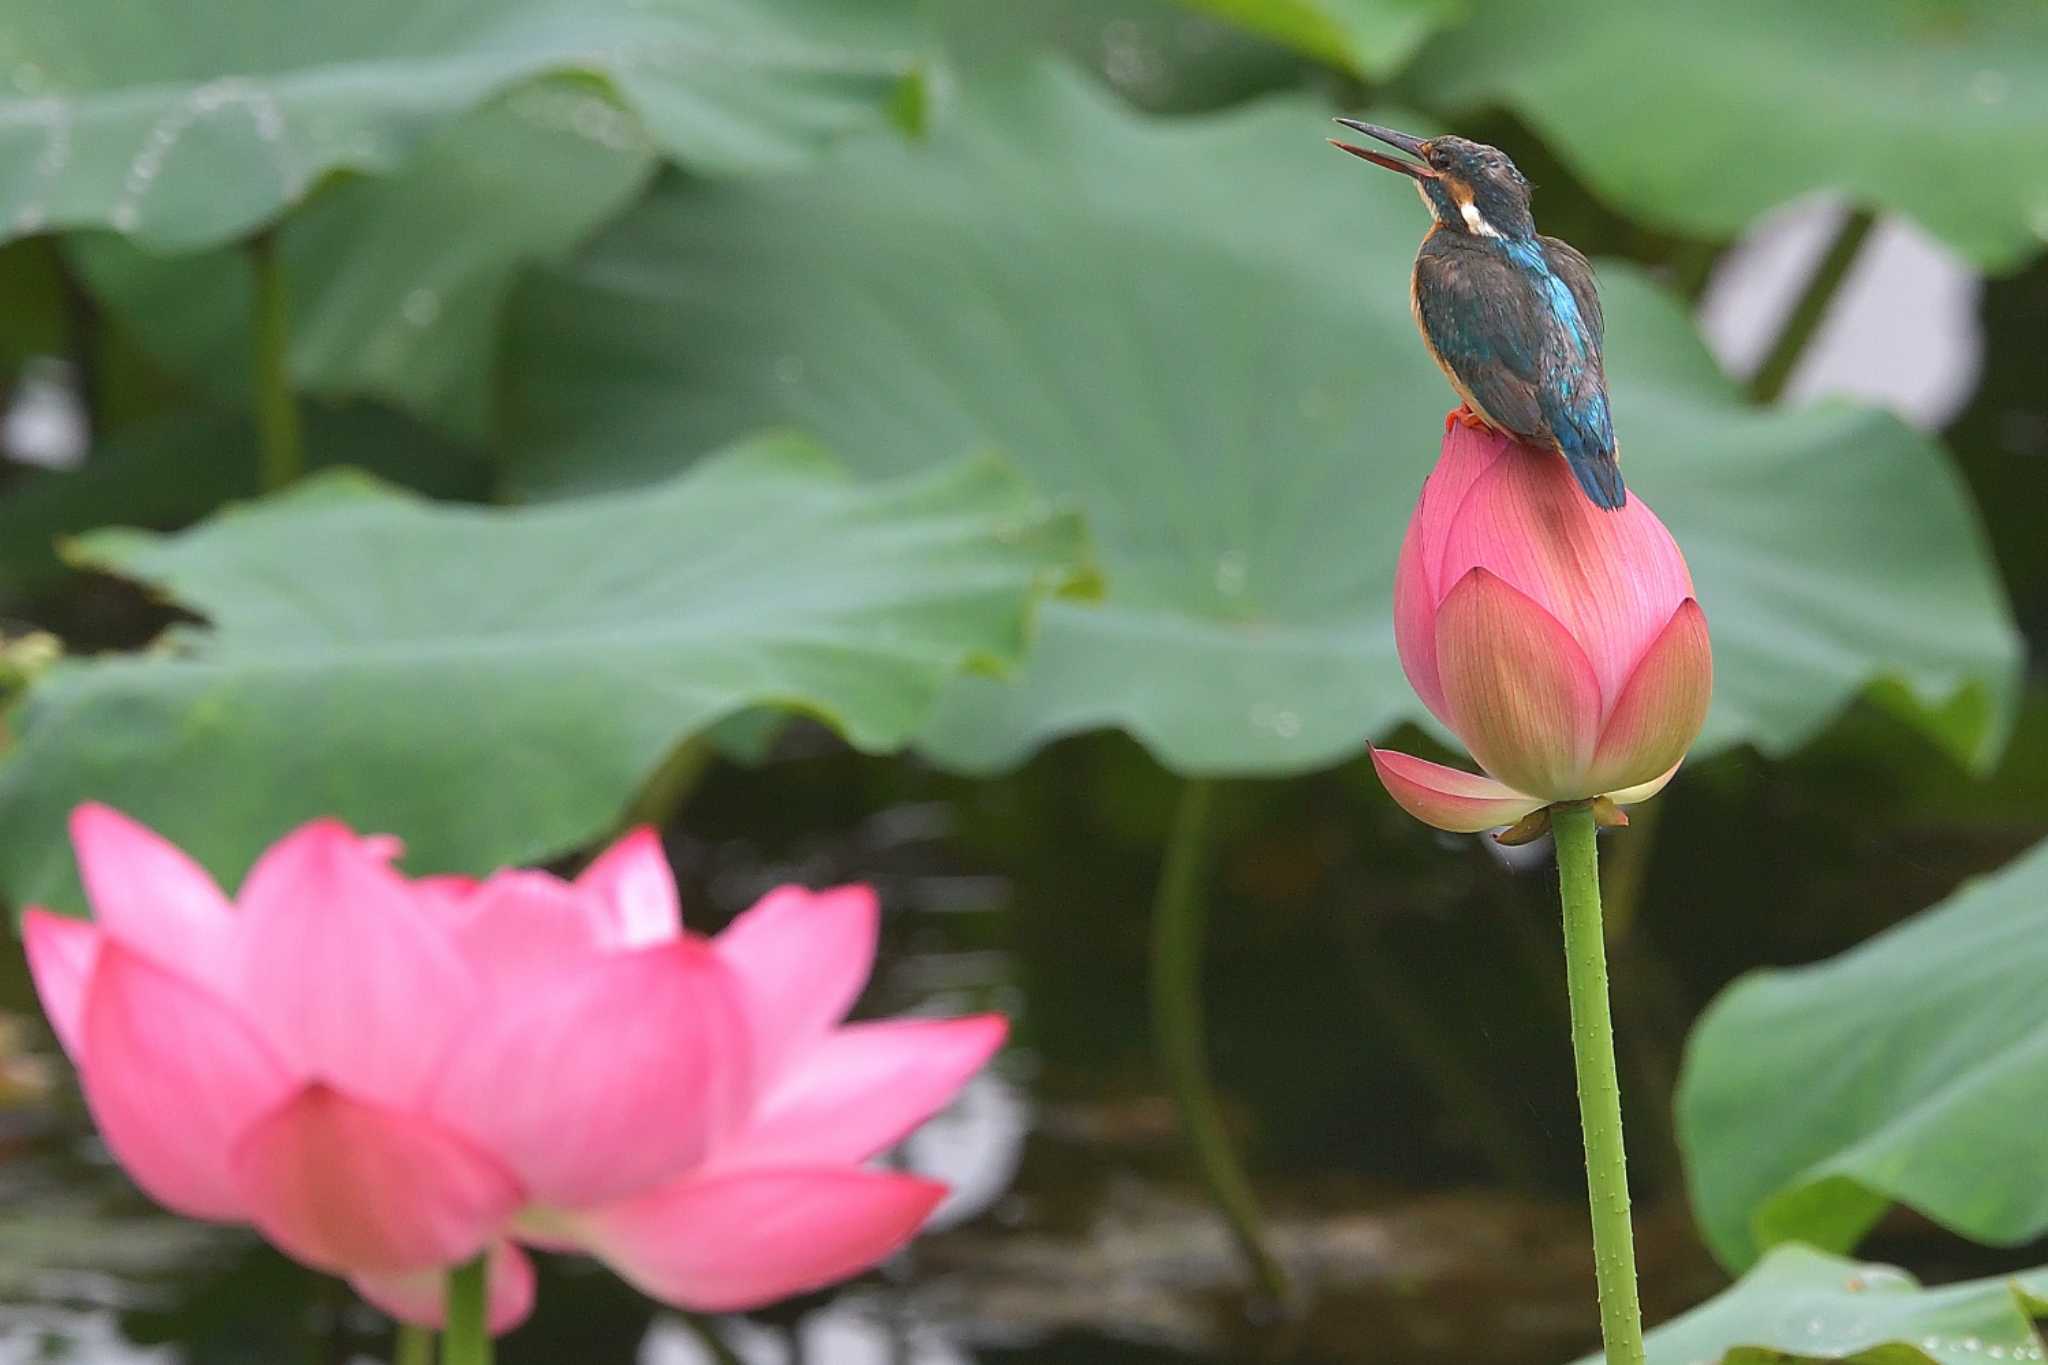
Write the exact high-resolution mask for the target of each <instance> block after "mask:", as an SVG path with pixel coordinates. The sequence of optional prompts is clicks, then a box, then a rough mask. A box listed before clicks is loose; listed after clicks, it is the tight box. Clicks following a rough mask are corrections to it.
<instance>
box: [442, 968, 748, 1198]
mask: <svg viewBox="0 0 2048 1365" xmlns="http://www.w3.org/2000/svg"><path fill="white" fill-rule="evenodd" d="M738 994H739V990H738V986H737V983H735V982H733V981H732V980H731V975H730V970H729V969H728V968H727V967H726V966H725V964H724V963H723V962H722V961H720V960H719V959H718V957H717V956H716V955H714V954H713V953H712V952H711V950H710V949H709V948H708V947H707V946H705V945H704V944H703V943H702V942H691V941H687V940H684V939H672V940H670V941H669V942H667V943H664V944H659V945H656V946H654V947H651V948H642V949H639V950H637V951H633V952H619V953H607V954H602V955H598V956H593V957H591V958H589V959H588V960H587V961H584V962H581V963H569V964H566V965H564V967H563V968H562V969H561V970H560V971H558V972H557V973H556V974H555V975H553V976H550V977H541V976H536V977H534V978H533V980H532V981H531V982H530V983H529V988H528V990H527V992H526V993H525V994H524V995H523V996H522V997H520V998H518V999H517V1000H514V1001H510V1002H507V1003H504V1004H500V1005H498V1006H496V1007H494V1008H491V1009H487V1010H485V1011H483V1012H482V1013H481V1014H480V1015H479V1017H478V1018H476V1019H475V1020H474V1021H473V1023H472V1025H471V1027H470V1028H469V1030H468V1031H467V1033H466V1034H465V1035H464V1037H463V1040H462V1045H461V1046H460V1047H459V1048H458V1049H457V1050H456V1052H455V1054H454V1056H453V1057H452V1058H451V1059H450V1062H449V1066H448V1070H447V1072H446V1074H445V1075H444V1076H443V1077H442V1078H441V1082H440V1084H439V1085H438V1086H437V1087H436V1089H435V1093H434V1098H433V1101H432V1105H431V1110H430V1112H432V1113H433V1114H434V1116H435V1117H437V1118H439V1119H440V1120H441V1121H443V1122H445V1123H446V1124H448V1125H449V1126H450V1127H451V1128H453V1129H456V1130H458V1131H460V1132H464V1133H467V1134H469V1135H470V1136H471V1137H473V1138H475V1139H476V1140H477V1141H478V1142H480V1143H482V1144H483V1145H484V1146H485V1147H487V1148H489V1149H490V1150H491V1151H492V1152H494V1153H496V1154H497V1155H498V1156H499V1157H500V1158H502V1159H503V1160H504V1161H505V1162H506V1163H507V1165H509V1166H510V1167H511V1169H512V1170H513V1172H514V1173H516V1174H517V1175H518V1177H519V1179H520V1181H521V1183H522V1184H523V1185H525V1187H526V1190H527V1193H528V1195H529V1196H530V1197H531V1198H532V1199H533V1200H535V1201H536V1202H538V1203H541V1204H546V1205H558V1206H565V1207H568V1206H580V1205H584V1204H592V1203H598V1202H601V1201H606V1200H612V1199H618V1198H621V1197H623V1196H625V1195H627V1194H629V1193H631V1192H633V1191H635V1190H642V1189H645V1188H647V1187H648V1186H650V1185H654V1184H658V1183H661V1182H663V1181H666V1180H668V1179H670V1178H672V1177H673V1176H675V1175H676V1174H677V1173H678V1172H680V1171H682V1170H683V1169H685V1168H686V1167H688V1166H689V1165H690V1164H691V1163H693V1162H695V1161H697V1160H698V1159H699V1158H700V1157H701V1156H702V1155H703V1154H704V1152H705V1151H706V1150H707V1148H708V1147H709V1146H710V1143H711V1141H712V1139H713V1138H714V1136H716V1135H717V1134H716V1132H715V1131H714V1125H717V1124H720V1123H728V1122H732V1121H734V1120H735V1119H736V1117H737V1115H736V1112H735V1111H736V1110H737V1109H738V1107H739V1104H738V1101H739V1098H740V1096H741V1095H743V1094H744V1093H745V1088H746V1084H747V1080H748V1077H747V1075H746V1066H745V1061H746V1023H745V1020H744V1018H743V1017H742V1015H741V1013H740V1006H739V1001H738Z"/></svg>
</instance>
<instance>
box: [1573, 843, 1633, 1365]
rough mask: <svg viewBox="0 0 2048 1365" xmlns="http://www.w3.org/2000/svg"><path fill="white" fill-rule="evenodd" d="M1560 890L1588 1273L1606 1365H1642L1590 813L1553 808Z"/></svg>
mask: <svg viewBox="0 0 2048 1365" xmlns="http://www.w3.org/2000/svg"><path fill="white" fill-rule="evenodd" d="M1551 828H1552V829H1553V830H1554V831H1555V832H1556V837H1557V880H1558V890H1559V893H1560V895H1561V897H1562V899H1563V901H1564V956H1565V983H1566V985H1567V986H1568V987H1569V988H1570V991H1571V1000H1572V1061H1573V1063H1574V1064H1575V1066H1576V1067H1577V1070H1578V1076H1579V1124H1580V1126H1581V1128H1583V1129H1584V1131H1585V1138H1586V1196H1587V1202H1588V1203H1589V1204H1590V1205H1591V1206H1592V1212H1593V1267H1594V1275H1595V1279H1596V1281H1597V1283H1598V1285H1599V1290H1600V1337H1601V1340H1602V1341H1604V1342H1605V1343H1606V1346H1607V1362H1608V1365H1643V1310H1642V1306H1641V1304H1640V1302H1639V1301H1638V1298H1637V1290H1636V1248H1635V1232H1634V1229H1633V1228H1632V1227H1631V1226H1630V1224H1629V1207H1628V1161H1627V1158H1626V1157H1625V1155H1624V1153H1623V1149H1622V1138H1621V1082H1620V1080H1619V1078H1618V1077H1617V1076H1616V1075H1615V1067H1614V1021H1613V1019H1612V1018H1611V1017H1610V1016H1609V1014H1608V1008H1607V940H1606V938H1605V936H1604V935H1603V934H1602V932H1601V927H1600V861H1599V859H1600V855H1599V853H1598V851H1597V850H1596V849H1595V848H1594V844H1593V840H1594V833H1595V831H1594V827H1593V810H1592V807H1591V806H1589V805H1585V804H1580V805H1571V806H1555V807H1552V808H1551Z"/></svg>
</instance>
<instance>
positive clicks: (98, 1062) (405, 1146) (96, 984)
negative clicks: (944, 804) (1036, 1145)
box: [24, 805, 1005, 1331]
mask: <svg viewBox="0 0 2048 1365" xmlns="http://www.w3.org/2000/svg"><path fill="white" fill-rule="evenodd" d="M72 841H73V843H74V845H75V846H76V848H77V851H78V861H79V867H80V870H81V872H82V874H83V877H84V881H85V887H86V893H87V896H88V897H89V898H90V900H91V901H92V905H93V908H94V910H95V912H96V913H97V917H98V918H97V920H96V922H94V923H90V924H88V923H85V922H82V921H78V920H73V919H67V918H65V917H62V916H59V915H53V914H50V913H48V912H46V911H42V910H30V911H29V912H28V915H27V918H26V920H25V923H24V933H25V938H26V942H27V946H28V954H29V961H30V965H31V968H32V969H33V972H34V975H35V981H36V988H37V991H38V992H39V993H40V995H41V996H42V1001H43V1007H44V1009H45V1010H46V1012H47V1013H48V1015H49V1017H50V1020H51V1022H52V1024H53V1026H54V1027H55V1029H56V1031H57V1033H58V1036H59V1038H60V1039H61V1041H62V1042H63V1045H64V1047H65V1049H66V1051H68V1052H69V1053H70V1055H71V1057H72V1059H73V1060H74V1061H75V1062H76V1063H77V1065H78V1068H79V1072H80V1075H81V1079H82V1082H83V1085H84V1088H85V1094H86V1099H87V1101H88V1103H89V1104H90V1106H91V1108H92V1113H93V1117H94V1118H95V1120H96V1121H97V1122H98V1124H99V1128H100V1132H101V1135H102V1136H103V1137H104V1138H105V1140H106V1143H107V1146H108V1147H109V1148H110V1149H111V1150H112V1151H113V1153H114V1155H115V1157H116V1158H118V1159H119V1161H120V1162H121V1164H122V1165H123V1166H124V1167H125V1168H126V1169H127V1170H128V1172H129V1174H130V1175H132V1176H133V1177H134V1178H135V1180H136V1182H137V1183H138V1184H140V1185H141V1186H142V1187H143V1189H145V1190H146V1191H148V1192H149V1194H150V1195H152V1196H153V1197H154V1198H155V1199H157V1200H158V1201H159V1202H160V1203H162V1204H164V1205H165V1206H166V1207H168V1208H171V1209H173V1210H175V1211H177V1212H179V1213H182V1214H186V1215H189V1216H191V1217H194V1218H204V1219H210V1220H216V1221H222V1222H237V1223H253V1224H254V1225H255V1226H256V1227H257V1228H258V1229H259V1230H261V1231H262V1233H263V1234H264V1235H265V1236H266V1237H268V1238H269V1239H270V1240H271V1241H272V1242H274V1243H276V1244H277V1245H278V1246H279V1247H281V1248H283V1249H284V1250H285V1251H286V1252H288V1253H289V1254H291V1255H292V1256H294V1257H296V1258H297V1259H299V1260H301V1261H303V1262H305V1263H307V1264H309V1265H312V1266H316V1267H319V1268H321V1269H323V1270H329V1271H332V1272H335V1273H337V1274H342V1275H346V1276H348V1277H349V1278H350V1279H351V1280H352V1281H353V1282H354V1283H355V1285H356V1287H357V1288H358V1289H359V1290H360V1291H361V1292H362V1293H363V1294H364V1296H365V1297H367V1298H369V1299H370V1300H372V1301H373V1302H375V1303H377V1304H379V1305H380V1306H382V1307H384V1308H385V1309H386V1310H387V1311H390V1312H391V1313H393V1314H394V1315H396V1316H398V1317H401V1318H404V1319H407V1320H409V1321H413V1322H417V1323H420V1324H422V1325H427V1326H438V1325H439V1323H440V1318H441V1314H442V1289H441V1284H442V1277H443V1272H445V1270H446V1269H447V1268H448V1267H449V1266H451V1265H453V1264H456V1263H458V1262H461V1261H463V1260H466V1259H468V1258H469V1257H471V1256H474V1255H476V1254H477V1253H478V1252H479V1251H482V1250H485V1249H489V1250H490V1251H491V1254H492V1272H491V1276H490V1283H491V1290H492V1302H491V1320H492V1325H493V1329H494V1330H498V1331H502V1330H504V1329H505V1328H507V1327H509V1326H511V1325H513V1324H514V1323H516V1322H518V1321H519V1320H520V1319H521V1318H522V1317H523V1316H524V1315H525V1314H526V1312H527V1310H528V1309H529V1307H530V1306H531V1303H532V1298H533V1272H532V1268H531V1266H530V1264H529V1263H528V1261H527V1260H526V1258H525V1256H524V1255H523V1254H522V1253H521V1252H520V1251H519V1250H518V1248H517V1246H516V1245H515V1244H516V1243H518V1242H528V1243H531V1244H535V1245H540V1246H545V1247H549V1248H554V1249H562V1250H578V1251H584V1252H588V1253H590V1254H592V1255H595V1256H597V1257H600V1258H601V1259H603V1260H604V1261H605V1262H606V1263H608V1264H609V1265H610V1266H612V1267H613V1268H614V1269H615V1270H616V1271H618V1273H619V1274H621V1275H622V1276H624V1277H625V1278H626V1279H627V1280H629V1281H631V1282H632V1283H633V1284H635V1285H638V1286H639V1287H640V1288H641V1289H643V1290H645V1291H646V1292H647V1293H649V1294H651V1295H653V1296H654V1297H656V1298H659V1299H663V1300H666V1301H668V1302H671V1303H675V1304H679V1305H682V1306H685V1307H689V1308H695V1309H701V1310H707V1311H719V1310H731V1309H739V1308H746V1307H752V1306H756V1305H759V1304H762V1303H766V1302H769V1301H771V1300H774V1299H777V1298H781V1297H784V1296H786V1295H788V1294H791V1293H795V1292H797V1291H800V1290H804V1289H810V1288H815V1287H817V1286H820V1285H823V1284H827V1283H829V1282H831V1281H833V1280H837V1279H841V1278H843V1277H845V1276H847V1275H850V1274H853V1273H855V1272H857V1271H860V1270H862V1269H865V1268H867V1267H868V1266H870V1265H873V1264H874V1263H875V1262H877V1261H879V1260H881V1259H882V1258H883V1257H885V1256H887V1255H889V1254H890V1253H891V1252H893V1251H894V1250H895V1249H896V1248H898V1247H899V1246H901V1245H902V1244H903V1243H904V1242H905V1241H906V1240H908V1239H909V1238H910V1236H911V1235H912V1234H913V1233H914V1232H915V1231H916V1230H917V1228H918V1227H919V1226H920V1225H921V1224H922V1223H923V1221H924V1219H925V1216H926V1215H927V1214H928V1213H929V1212H930V1211H931V1209H932V1207H933V1206H934V1205H935V1204H936V1203H937V1202H938V1201H939V1198H940V1196H941V1195H942V1194H943V1193H944V1190H943V1188H942V1187H941V1186H939V1185H936V1184H934V1183H933V1182H931V1181H927V1180H922V1179H918V1178H915V1177H912V1176H908V1175H900V1174H894V1173H891V1172H887V1171H882V1170H872V1169H868V1168H867V1167H865V1166H863V1165H862V1163H863V1162H864V1161H866V1160H867V1159H868V1158H870V1157H872V1156H873V1155H874V1154H875V1153H876V1152H878V1151H880V1150H881V1149H883V1148H885V1147H887V1146H889V1145H891V1144H892V1143H894V1142H895V1141H896V1140H897V1139H899V1138H901V1137H902V1136H903V1135H904V1134H905V1133H907V1132H908V1131H909V1130H910V1129H911V1128H913V1127H915V1126H916V1125H917V1124H919V1123H921V1122H922V1121H923V1120H924V1119H926V1118H927V1117H929V1116H930V1115H931V1114H932V1113H933V1112H934V1111H935V1110H937V1109H938V1108H939V1107H940V1106H941V1105H943V1104H945V1103H946V1102H947V1101H948V1100H949V1099H951V1097H952V1096H953V1094H954V1093H955V1092H956V1091H957V1090H958V1089H959V1088H960V1087H961V1086H962V1085H963V1084H964V1083H965V1082H966V1080H967V1078H968V1077H969V1076H970V1075H971V1074H973V1072H974V1071H975V1070H977V1069H978V1068H979V1067H980V1066H981V1065H982V1064H983V1063H984V1062H986V1061H987V1060H988V1058H989V1056H990V1055H991V1054H992V1053H993V1052H994V1051H995V1050H996V1048H997V1047H998V1046H1000V1045H1001V1042H1002V1039H1003V1035H1004V1030H1005V1025H1004V1022H1003V1021H1002V1020H1001V1019H1000V1018H998V1017H995V1016H981V1017H977V1018H970V1019H958V1020H923V1019H919V1020H892V1021H888V1022H881V1023H863V1024H852V1025H845V1026H842V1025H841V1023H840V1021H841V1020H842V1019H843V1018H844V1017H845V1015H846V1012H847V1010H848V1009H849V1008H850V1007H851V1006H852V1004H853V1002H854V999H855V997H856V996H857V995H858V994H859V993H860V990H861V987H862V985H863V984H864V983H865V981H866V980H867V976H868V971H869V969H870V966H871V965H872V963H873V959H874V951H875V936H876V921H877V916H876V906H875V898H874V896H873V894H872V893H871V892H870V891H868V890H867V889H866V888H864V887H845V888H841V889H838V890H833V891H825V892H820V893H815V894H813V893H811V892H807V891H803V890H799V889H796V888H784V889H782V890H778V891H775V892H772V893H770V894H769V895H768V896H767V897H765V898H764V899H763V900H762V901H761V902H760V903H759V904H757V905H755V906H754V907H753V908H752V909H751V910H749V911H747V912H746V913H745V914H743V915H741V916H740V917H739V918H738V919H737V920H735V921H734V922H733V924H732V925H731V927H729V928H728V929H727V930H726V931H725V932H724V933H722V934H720V935H719V936H718V937H717V939H716V940H715V941H707V940H704V939H700V938H697V937H695V936H693V935H689V934H686V933H684V932H683V930H682V927H681V921H680V917H679V914H678V911H677V905H676V888H675V882H674V880H673V879H672V877H671V876H670V873H669V870H668V866H667V864H666V863H665V862H664V861H663V859H662V856H661V851H660V845H659V843H658V842H657V841H656V840H655V838H654V836H653V835H652V834H651V833H650V832H648V831H645V830H642V831H638V832H636V833H634V834H630V835H628V836H627V837H626V838H625V839H623V840H621V841H620V842H619V843H618V844H616V845H614V846H613V847H612V848H611V849H610V850H609V851H607V852H606V853H605V854H604V855H603V856H602V857H600V858H599V859H598V860H597V861H596V862H595V863H594V864H593V865H592V866H591V867H590V868H589V870H588V871H586V872H585V873H584V874H583V875H582V876H581V877H580V878H578V879H577V880H576V882H575V883H573V884H570V883H566V882H563V881H561V880H559V879H557V878H554V877H551V876H547V875H545V874H542V873H536V872H519V871H512V872H501V873H499V874H497V875H495V876H493V877H491V878H490V879H488V880H486V881H484V882H481V883H473V882H469V881H466V880H462V879H455V878H427V879H425V880H422V881H417V882H412V881H408V880H406V879H405V878H403V877H401V876H400V875H399V874H398V873H396V872H394V871H393V870H392V869H391V867H390V865H389V864H390V860H391V859H392V858H393V857H394V856H396V854H397V853H398V851H399V850H398V843H397V841H396V840H393V839H390V838H386V837H381V836H379V837H370V838H360V837H358V836H356V835H355V834H353V833H351V832H350V831H349V830H348V829H347V828H345V827H344V826H342V825H340V824H338V823H336V822H335V821H332V820H320V821H315V822H313V823H312V824H309V825H306V826H304V827H302V828H301V829H299V830H297V831H296V832H294V833H292V834H290V835H288V836H287V837H286V838H284V839H283V840H282V841H280V842H279V843H277V844H276V845H274V846H273V847H272V848H271V849H270V850H269V851H268V852H267V853H265V854H264V855H263V857H262V858H261V859H260V860H259V861H258V862H257V864H256V866H255V867H254V868H253V869H251V871H250V873H249V875H248V877H247V878H246V879H245V880H244V881H243V883H242V888H241V894H240V895H239V896H238V897H237V899H236V901H235V903H233V904H230V903H229V902H228V900H227V898H226V897H224V896H223V895H222V894H221V892H220V891H219V889H218V888H216V887H215V885H214V884H213V882H212V881H211V880H210V879H209V878H208V877H207V875H206V874H205V873H204V872H202V871H201V870H200V869H199V868H198V866H196V865H195V864H194V863H193V862H192V861H191V860H190V859H188V858H187V857H185V855H184V854H183V853H181V852H180V851H179V850H178V849H176V848H175V847H173V846H172V845H170V844H169V843H167V842H165V841H164V840H163V839H161V838H159V837H158V836H156V835H155V834H153V833H151V832H150V831H149V830H147V829H144V828H143V827H142V826H140V825H137V824H135V823H134V822H133V821H130V820H129V819H127V818H126V817H124V816H122V815H120V814H118V813H116V812H115V811H112V810H109V809H107V808H106V807H103V806H91V805H88V806H81V807H80V808H79V809H78V810H77V812H76V813H75V814H74V815H73V817H72Z"/></svg>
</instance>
